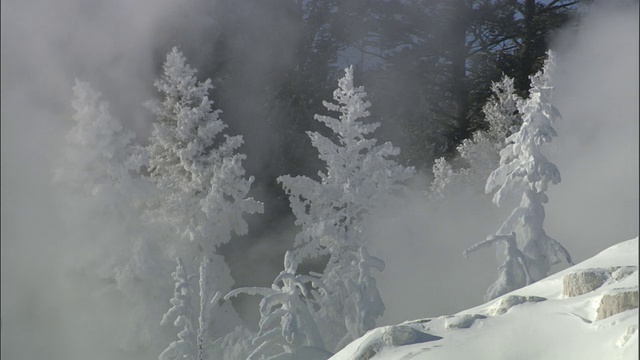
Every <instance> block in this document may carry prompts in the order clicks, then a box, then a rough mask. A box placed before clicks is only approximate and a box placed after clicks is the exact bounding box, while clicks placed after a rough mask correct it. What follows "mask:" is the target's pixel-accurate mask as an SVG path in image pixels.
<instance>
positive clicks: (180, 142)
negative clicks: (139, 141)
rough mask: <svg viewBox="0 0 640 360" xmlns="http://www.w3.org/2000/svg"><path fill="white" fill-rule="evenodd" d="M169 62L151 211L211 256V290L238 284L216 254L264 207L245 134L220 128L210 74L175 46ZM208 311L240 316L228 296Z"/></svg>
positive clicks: (159, 110)
mask: <svg viewBox="0 0 640 360" xmlns="http://www.w3.org/2000/svg"><path fill="white" fill-rule="evenodd" d="M163 70H164V72H163V75H162V77H161V78H160V79H158V80H157V81H156V82H155V83H154V85H155V87H156V88H157V89H158V91H159V92H160V94H161V100H159V101H155V102H152V103H150V104H149V106H150V108H151V110H152V111H153V113H154V114H155V115H156V117H157V122H156V123H154V125H153V130H152V134H151V138H150V142H149V145H148V147H147V149H148V152H149V172H150V176H151V179H152V180H153V181H154V182H155V183H156V185H157V187H158V189H159V192H160V196H159V199H158V202H157V204H156V206H155V208H154V209H153V210H152V211H150V212H149V214H148V215H149V217H151V218H153V219H156V220H159V222H161V223H164V224H168V225H169V226H170V227H171V228H172V229H173V230H174V231H175V233H176V234H178V236H180V237H181V238H182V239H185V240H188V241H187V242H180V243H177V244H176V246H175V248H176V249H177V250H176V252H177V253H182V254H185V258H186V260H187V261H188V262H191V261H192V260H197V259H200V261H204V260H201V259H202V258H207V259H208V260H206V264H208V265H207V267H208V269H209V270H208V274H206V276H202V277H201V279H202V278H205V279H206V280H205V281H206V284H204V286H201V289H204V290H203V291H207V292H208V294H207V295H206V296H205V297H207V298H211V296H212V294H215V293H216V292H218V291H219V292H221V293H226V292H227V291H229V290H230V289H231V286H232V285H233V279H232V278H231V274H230V271H229V269H228V266H227V265H226V263H225V262H224V259H223V257H222V256H220V255H219V254H217V248H218V246H220V245H222V244H224V243H226V242H228V241H229V240H230V239H231V235H232V233H235V234H237V235H244V234H246V233H247V231H248V226H247V222H246V221H245V220H244V218H243V214H253V213H257V212H262V210H263V206H262V203H260V202H258V201H256V200H254V199H253V198H251V197H248V193H249V190H250V187H251V184H252V182H253V177H249V178H245V170H244V168H243V167H242V161H243V160H244V159H245V155H244V154H240V153H238V152H237V150H238V148H239V147H240V146H241V145H242V143H243V140H242V137H241V136H228V135H224V134H222V132H223V131H224V129H225V128H226V127H227V126H226V125H225V124H224V123H223V122H222V121H221V120H220V117H219V116H220V110H213V108H212V107H213V102H212V101H211V100H210V99H209V97H208V93H209V90H210V89H211V87H212V86H211V81H210V80H206V81H204V82H199V81H198V80H197V78H196V70H195V69H193V68H191V67H190V66H189V65H188V64H187V63H186V58H185V57H184V56H183V55H182V53H181V52H180V51H179V50H178V49H177V48H173V49H172V50H171V52H169V54H167V58H166V62H165V63H164V66H163ZM195 263H197V262H194V264H195ZM221 316H228V317H229V319H227V320H224V319H220V317H221ZM207 317H208V319H206V320H203V321H206V322H209V323H210V324H211V323H212V321H213V320H212V318H214V317H215V318H218V319H219V320H220V321H218V325H220V324H225V325H227V326H234V324H231V323H230V322H233V321H232V320H233V318H235V319H236V320H239V319H238V318H237V314H235V311H234V310H233V308H232V307H231V305H230V304H229V303H225V304H224V305H223V307H222V308H218V309H215V310H214V311H212V312H210V313H208V314H207ZM231 329H233V327H231ZM223 334H224V331H222V330H221V329H215V328H214V329H212V330H210V331H209V330H208V335H210V336H211V337H212V338H215V337H219V336H221V335H223ZM207 341H210V339H209V340H207Z"/></svg>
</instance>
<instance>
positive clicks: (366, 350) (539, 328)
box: [331, 238, 638, 360]
mask: <svg viewBox="0 0 640 360" xmlns="http://www.w3.org/2000/svg"><path fill="white" fill-rule="evenodd" d="M556 358H563V359H581V360H589V359H594V360H600V359H629V360H631V359H638V238H635V239H633V240H629V241H625V242H622V243H620V244H617V245H614V246H612V247H610V248H608V249H606V250H604V251H602V252H601V253H599V254H598V255H596V256H594V257H592V258H590V259H588V260H585V261H583V262H581V263H579V264H577V265H575V266H573V267H571V268H568V269H566V270H564V271H561V272H559V273H557V274H555V275H552V276H550V277H548V278H546V279H543V280H540V281H538V282H536V283H534V284H532V285H530V286H527V287H524V288H521V289H518V290H516V291H513V292H511V293H508V294H505V295H503V296H501V297H498V298H496V299H494V300H492V301H490V302H487V303H485V304H483V305H480V306H478V307H475V308H472V309H468V310H465V311H462V312H459V313H457V314H455V315H448V316H440V317H437V318H427V319H419V320H414V321H408V322H405V323H402V324H400V325H393V326H385V327H380V328H377V329H374V330H371V331H369V332H368V333H367V334H366V335H364V336H363V337H361V338H359V339H358V340H356V341H354V342H352V343H351V344H349V345H348V346H347V347H345V348H344V349H343V350H342V351H340V352H339V353H337V354H336V355H334V356H333V357H332V358H331V359H332V360H353V359H358V360H367V359H375V360H390V359H412V360H420V359H424V360H426V359H447V360H458V359H460V360H462V359H479V360H481V359H523V360H533V359H556Z"/></svg>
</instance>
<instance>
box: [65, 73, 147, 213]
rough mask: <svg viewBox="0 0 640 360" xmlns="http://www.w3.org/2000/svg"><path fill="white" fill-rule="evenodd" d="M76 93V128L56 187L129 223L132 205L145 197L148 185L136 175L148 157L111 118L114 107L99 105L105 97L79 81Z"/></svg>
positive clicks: (68, 144)
mask: <svg viewBox="0 0 640 360" xmlns="http://www.w3.org/2000/svg"><path fill="white" fill-rule="evenodd" d="M73 92H74V95H75V97H74V99H73V101H72V103H71V105H72V107H73V109H74V110H75V114H74V116H73V119H74V120H75V124H74V126H73V127H72V128H71V130H70V131H69V133H68V134H67V137H66V140H67V142H66V149H65V161H64V163H63V164H62V165H61V167H60V168H59V169H58V170H57V171H56V174H55V181H56V182H57V183H58V184H60V185H61V186H62V187H64V188H65V189H66V190H68V191H69V192H70V193H72V194H73V198H83V199H87V198H91V199H92V200H91V202H92V203H94V204H100V206H99V208H100V209H102V210H103V211H104V212H105V213H106V212H111V213H119V214H122V215H123V218H126V217H128V216H129V215H130V213H127V212H128V209H132V208H133V201H132V200H135V199H138V198H139V196H140V195H141V193H143V191H142V190H143V188H144V185H145V184H144V182H143V181H142V180H141V179H140V177H139V176H134V175H132V174H137V173H138V172H139V170H140V168H141V167H142V166H144V165H145V164H146V153H145V151H144V149H143V148H142V147H139V146H136V145H135V144H134V143H133V139H134V137H135V135H134V134H133V132H131V131H129V130H126V129H124V128H123V126H122V124H121V123H120V121H119V120H118V119H116V118H115V117H113V116H111V114H110V113H109V104H108V103H107V102H106V101H100V96H101V94H100V93H99V92H97V91H95V90H93V89H92V88H91V86H90V85H89V83H87V82H83V81H79V80H76V84H75V86H74V87H73ZM95 208H98V207H97V206H96V207H95ZM123 212H124V213H125V214H123Z"/></svg>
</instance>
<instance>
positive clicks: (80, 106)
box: [54, 80, 171, 352]
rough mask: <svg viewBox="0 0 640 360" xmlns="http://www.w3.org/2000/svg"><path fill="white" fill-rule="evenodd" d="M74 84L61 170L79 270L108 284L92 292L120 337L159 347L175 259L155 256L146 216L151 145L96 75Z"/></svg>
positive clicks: (123, 343) (128, 343)
mask: <svg viewBox="0 0 640 360" xmlns="http://www.w3.org/2000/svg"><path fill="white" fill-rule="evenodd" d="M73 92H74V98H73V100H72V103H71V105H72V107H73V109H74V115H73V120H74V125H73V126H72V128H71V129H70V131H69V132H68V134H67V136H66V144H65V148H64V155H65V156H64V158H63V160H62V162H61V163H60V164H59V167H58V168H57V169H56V173H55V177H54V182H55V183H56V185H57V188H58V190H60V191H61V193H60V195H61V198H60V199H61V206H63V209H64V211H61V214H62V215H64V216H65V220H66V222H67V225H68V230H69V236H68V237H67V238H68V240H69V241H70V242H71V243H72V244H73V245H72V246H73V247H74V253H75V254H82V256H75V257H74V259H73V260H74V261H73V265H72V266H73V270H75V271H73V272H72V274H75V275H77V276H79V277H80V276H81V277H82V278H84V279H86V280H88V281H87V282H86V283H93V284H101V286H98V287H93V289H94V290H95V291H92V292H88V293H90V295H91V296H93V297H94V298H95V302H93V303H92V305H93V306H95V307H96V309H95V310H94V311H93V312H96V311H102V310H104V311H111V314H112V315H113V316H112V317H111V318H112V319H114V321H119V322H120V326H122V327H123V331H121V332H118V333H117V334H114V336H115V337H116V338H115V339H113V341H115V342H117V344H118V345H119V347H120V348H121V350H124V351H125V352H126V351H129V350H131V351H134V349H140V348H149V347H154V346H156V345H157V343H160V342H161V339H162V336H161V334H160V333H159V331H158V329H157V326H153V325H152V324H153V323H154V322H155V320H154V319H157V318H158V317H159V316H160V315H161V314H162V312H163V311H164V304H162V303H161V302H160V301H155V299H157V298H158V295H161V294H162V293H164V292H165V291H166V290H167V287H168V286H167V285H168V284H165V282H164V274H165V271H166V270H167V269H168V268H165V266H169V268H170V266H171V265H170V262H168V261H167V262H165V261H163V260H162V259H160V258H157V257H156V255H158V253H159V249H158V244H157V242H156V241H152V240H151V238H152V236H149V234H151V233H152V232H153V230H152V229H151V228H150V227H149V226H147V225H146V224H144V223H143V221H141V214H142V212H143V210H144V208H145V206H146V204H147V201H148V200H149V199H150V198H151V196H152V195H153V194H154V188H155V186H153V183H151V182H149V181H147V180H146V179H145V178H144V177H143V176H141V174H140V169H141V168H142V167H143V166H144V165H145V164H146V161H147V160H146V151H145V149H144V148H142V147H140V146H138V145H136V144H135V143H134V141H133V140H134V137H135V136H134V133H133V132H131V131H129V130H127V129H125V128H124V127H123V125H122V123H121V122H120V121H119V120H118V119H117V118H115V117H114V116H112V115H111V114H110V112H109V104H108V103H107V102H106V101H101V94H100V93H99V92H97V91H95V90H93V89H92V88H91V86H90V85H89V83H86V82H82V81H78V80H76V83H75V86H74V88H73ZM154 240H155V239H154ZM160 278H162V280H163V281H159V279H160ZM86 283H83V284H86ZM74 284H76V286H84V285H81V283H80V282H75V283H74ZM169 287H170V285H169ZM86 290H87V289H86V288H78V290H77V291H78V292H82V293H85V292H87V291H86ZM111 307H113V309H111ZM105 309H111V310H105ZM115 319H117V320H115ZM123 322H125V323H126V324H123ZM105 325H106V324H105ZM107 326H108V325H107ZM158 346H159V345H158Z"/></svg>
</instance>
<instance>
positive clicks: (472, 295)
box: [0, 0, 639, 359]
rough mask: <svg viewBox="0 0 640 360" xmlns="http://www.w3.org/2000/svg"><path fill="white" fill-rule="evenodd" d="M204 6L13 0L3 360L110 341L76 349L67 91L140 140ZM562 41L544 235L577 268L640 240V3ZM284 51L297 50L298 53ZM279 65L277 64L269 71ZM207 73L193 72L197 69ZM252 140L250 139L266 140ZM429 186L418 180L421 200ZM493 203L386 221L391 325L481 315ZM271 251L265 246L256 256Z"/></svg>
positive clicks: (382, 249)
mask: <svg viewBox="0 0 640 360" xmlns="http://www.w3.org/2000/svg"><path fill="white" fill-rule="evenodd" d="M199 4H201V2H198V1H193V2H188V1H187V0H173V1H169V0H156V1H151V0H128V1H127V0H115V1H109V2H98V1H83V0H62V1H56V2H51V1H46V0H22V1H21V0H3V1H2V3H1V6H2V9H1V13H2V15H1V16H2V21H1V30H2V31H1V37H2V41H1V43H2V44H1V46H2V49H1V50H2V51H1V56H2V62H1V63H2V64H1V66H2V68H1V70H2V73H1V79H2V81H1V94H2V95H1V96H2V101H1V116H0V119H1V121H0V124H1V127H2V129H1V130H2V132H1V136H2V137H1V155H2V163H1V165H2V168H1V177H2V178H1V181H2V188H1V191H2V194H1V195H2V229H1V246H2V249H1V250H2V251H1V260H2V261H1V270H0V276H1V287H2V289H1V290H2V291H1V293H2V295H1V296H2V298H1V300H2V301H1V307H0V316H1V317H2V320H3V328H2V334H1V336H2V350H1V355H2V356H3V357H6V358H12V357H13V358H16V359H18V358H20V359H38V358H49V359H69V358H71V359H74V358H81V357H82V356H86V355H87V353H88V352H89V354H90V351H91V348H92V346H93V345H96V344H97V345H99V344H100V339H99V338H98V337H95V338H84V339H83V341H84V343H83V341H80V340H79V339H77V338H74V337H73V335H74V334H78V333H82V330H83V329H78V328H77V327H78V326H80V325H78V324H83V323H82V322H78V321H71V320H70V319H73V318H74V317H78V316H82V317H84V316H89V318H91V317H90V316H91V314H87V313H86V311H91V310H92V309H91V308H89V309H85V312H84V313H83V312H82V311H80V310H82V309H81V308H80V307H78V303H79V302H81V301H84V300H85V299H86V297H85V294H75V293H73V290H71V289H73V288H72V287H69V282H68V278H67V277H66V271H67V270H68V268H69V264H68V263H67V262H68V261H69V259H72V258H73V257H74V256H82V254H76V253H74V248H73V247H72V246H70V245H69V242H67V241H66V240H65V239H67V238H68V237H69V231H70V229H67V228H65V227H64V226H62V218H63V216H64V215H65V214H66V213H68V211H69V209H68V208H66V207H65V206H64V203H62V204H61V203H60V202H59V201H56V199H55V197H54V189H53V185H52V183H51V173H52V170H53V168H54V167H55V164H56V162H57V161H59V159H60V154H61V146H60V145H61V144H62V143H63V141H64V135H65V133H66V132H67V131H68V129H69V128H70V126H71V120H70V119H71V116H72V109H71V107H70V100H71V97H72V91H71V88H72V86H73V82H74V79H75V78H80V79H83V80H86V81H90V82H91V83H92V84H94V85H95V87H96V88H97V89H99V90H100V91H101V92H103V94H104V99H105V100H108V101H109V102H110V103H111V105H112V106H111V110H112V112H113V113H114V115H115V116H116V117H118V118H119V119H121V121H122V122H123V123H124V126H125V127H127V128H129V129H132V130H134V131H136V132H137V133H138V135H139V139H144V136H145V135H146V134H148V129H149V121H150V118H149V116H150V114H149V112H147V111H146V110H145V109H144V107H142V106H141V105H140V104H142V103H143V102H144V101H146V100H148V99H150V98H152V97H153V96H154V95H155V93H154V89H153V87H152V84H153V80H154V76H155V75H154V73H155V69H156V67H157V64H158V59H159V57H160V58H161V57H163V56H164V55H163V54H164V52H165V51H168V50H169V49H159V48H158V46H159V44H161V43H162V44H166V42H167V41H166V39H167V37H172V36H174V34H175V33H180V32H181V31H182V32H184V33H182V35H181V36H183V37H189V36H193V37H195V38H197V37H198V36H201V37H202V36H204V35H203V34H199V33H197V32H195V30H196V29H198V27H201V26H206V24H205V22H206V20H204V15H203V13H201V12H199V11H198V5H199ZM256 16H258V15H256ZM285 30H286V28H285V29H284V30H283V31H285ZM285 32H286V31H285ZM172 39H173V38H172ZM175 39H176V40H175V42H178V41H179V39H180V37H179V36H176V38H175ZM275 40H281V39H274V41H275ZM553 44H554V45H553V48H554V49H555V50H556V51H557V55H558V64H557V70H556V73H557V77H556V78H555V81H556V83H555V86H556V92H555V97H554V103H555V105H556V107H557V108H558V109H559V110H560V112H561V113H562V114H563V119H562V120H561V121H559V122H558V124H557V127H556V129H557V131H558V134H559V135H558V137H557V138H555V139H554V141H553V142H552V144H550V146H549V147H548V152H547V155H548V157H549V158H550V160H552V161H553V162H555V163H556V164H557V165H558V167H559V169H560V171H561V174H562V182H561V183H560V184H558V185H555V186H552V187H551V189H550V190H549V198H550V201H549V204H548V205H547V207H546V209H547V220H546V223H545V224H546V230H547V233H548V234H549V235H550V236H552V237H554V238H555V239H557V240H559V241H560V242H561V243H563V244H564V245H565V246H566V247H567V248H568V250H569V251H570V252H571V253H572V255H573V257H574V259H575V261H576V262H578V261H581V260H583V259H586V258H587V257H590V256H592V255H593V254H595V253H597V252H598V251H600V250H602V249H604V248H606V247H608V246H610V245H612V244H615V243H618V242H620V241H624V240H627V239H630V238H633V237H635V236H637V235H638V218H639V214H638V201H639V200H638V185H639V182H638V172H639V171H638V163H639V161H638V11H637V5H636V6H635V8H633V9H632V10H631V11H629V9H624V10H623V11H620V10H619V9H615V8H611V7H603V8H600V9H598V10H597V11H594V13H593V14H591V15H590V16H589V17H587V18H586V19H584V21H583V26H582V27H581V28H580V30H579V31H578V32H572V31H565V32H562V33H560V34H559V36H558V37H557V38H556V39H554V42H553ZM263 45H264V44H263ZM267 45H268V44H267ZM281 50H282V51H283V52H286V51H287V48H286V46H285V47H282V49H281ZM192 53H194V54H196V53H197V52H196V51H192ZM201 56H204V55H201ZM279 59H280V57H278V56H275V55H274V56H272V57H270V58H268V59H266V60H265V61H269V62H273V63H274V64H275V63H277V62H278V61H280V60H279ZM282 59H284V60H283V61H290V58H289V57H288V56H284V57H282ZM203 61H206V58H204V57H203V58H199V57H198V56H195V58H194V59H193V62H194V63H195V64H196V65H197V64H198V63H201V62H203ZM274 66H275V65H274ZM267 68H268V67H267ZM254 71H256V72H257V73H255V74H253V76H254V77H256V78H258V79H263V80H264V79H266V77H262V78H261V76H262V75H264V74H261V73H260V69H254ZM237 91H238V93H240V89H237ZM253 131H254V132H255V133H254V136H257V135H259V133H260V131H259V129H254V130H253ZM248 138H250V136H248V137H247V139H248ZM247 145H248V146H250V145H249V144H247ZM427 181H428V179H425V178H419V179H418V180H416V184H415V187H416V188H420V187H421V186H422V187H424V185H425V183H426V182H427ZM485 201H486V199H474V200H472V201H465V199H460V200H459V201H458V200H456V201H453V202H452V204H451V205H450V206H448V207H447V208H446V209H442V208H440V209H434V208H433V207H432V206H430V205H429V204H426V203H424V202H422V201H412V202H408V203H407V204H406V206H405V207H404V208H403V209H399V210H398V214H395V215H394V216H395V217H394V216H389V217H388V218H386V219H385V221H381V222H380V223H381V229H380V232H379V233H380V234H381V236H379V237H377V238H375V239H373V240H372V244H371V251H370V252H371V253H372V254H373V255H377V256H379V257H381V258H383V259H384V260H385V261H386V263H387V268H386V270H385V272H384V273H382V274H380V275H379V276H378V285H379V289H380V292H381V293H382V296H383V300H384V301H385V303H386V307H387V311H386V313H385V315H384V317H383V318H382V319H381V323H393V322H399V321H403V320H406V319H411V318H416V317H424V316H437V315H441V314H445V313H451V312H454V311H457V310H462V309H464V308H467V307H469V306H472V305H476V304H478V303H480V302H481V299H482V295H483V294H484V290H485V289H486V288H487V287H488V286H489V285H490V283H491V282H492V281H493V280H494V277H495V275H496V268H497V263H496V261H495V258H494V254H493V253H492V252H491V251H486V252H483V253H478V254H475V255H476V256H474V257H471V258H469V259H465V258H464V257H463V256H462V251H463V250H464V249H465V248H467V247H469V246H471V245H472V244H473V243H475V242H477V241H479V240H482V239H484V238H485V237H486V236H487V235H490V234H492V233H493V232H494V231H495V230H496V229H497V227H498V226H499V225H500V223H501V219H504V216H506V214H508V210H509V209H493V210H486V209H488V208H487V207H486V206H492V204H491V203H486V202H485ZM282 234H284V235H285V236H293V234H295V231H292V230H291V229H284V230H283V231H282ZM268 249H269V247H268V246H265V245H257V246H256V247H255V248H253V249H251V250H250V251H248V252H247V253H248V254H249V255H250V256H255V254H260V253H261V252H264V251H268ZM251 254H253V255H251ZM280 266H281V264H280V263H278V264H277V265H276V264H274V267H277V268H279V267H280ZM261 285H264V284H261ZM169 296H170V294H167V299H168V298H169ZM93 310H95V309H93ZM93 316H96V319H105V318H106V317H108V316H109V314H98V315H96V314H93ZM74 327H75V328H74ZM112 329H113V328H111V327H108V328H105V330H104V331H105V332H109V331H111V330H112ZM72 330H73V331H72ZM96 333H97V334H99V332H96ZM32 339H39V341H37V342H36V343H34V341H33V340H32ZM80 343H82V344H80ZM45 354H46V355H45ZM105 354H107V353H106V352H105ZM94 358H95V359H98V358H97V357H94ZM105 358H109V357H108V355H105Z"/></svg>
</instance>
